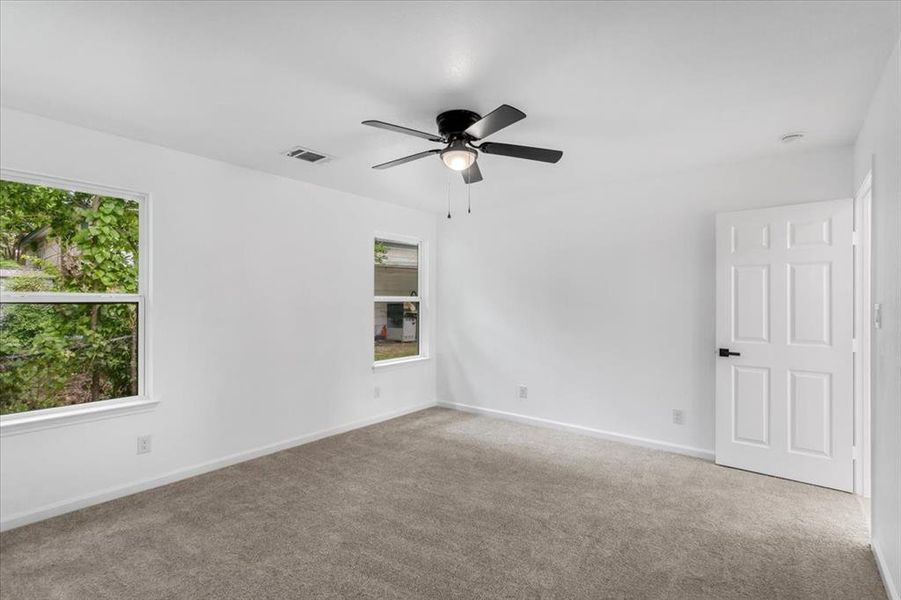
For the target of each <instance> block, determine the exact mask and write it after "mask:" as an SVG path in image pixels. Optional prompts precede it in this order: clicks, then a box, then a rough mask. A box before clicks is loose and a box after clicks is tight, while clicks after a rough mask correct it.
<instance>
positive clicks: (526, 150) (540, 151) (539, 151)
mask: <svg viewBox="0 0 901 600" xmlns="http://www.w3.org/2000/svg"><path fill="white" fill-rule="evenodd" d="M479 150H481V151H482V152H484V153H485V154H499V155H501V156H512V157H513V158H525V159H526V160H540V161H541V162H546V163H555V162H557V161H558V160H560V158H561V157H562V156H563V152H562V151H560V150H548V149H547V148H534V147H532V146H517V145H515V144H498V143H497V142H485V143H484V144H482V145H481V146H479Z"/></svg>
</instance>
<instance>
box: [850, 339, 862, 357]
mask: <svg viewBox="0 0 901 600" xmlns="http://www.w3.org/2000/svg"><path fill="white" fill-rule="evenodd" d="M858 352H860V343H859V342H858V341H857V338H851V354H857V353H858Z"/></svg>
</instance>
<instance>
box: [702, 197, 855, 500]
mask: <svg viewBox="0 0 901 600" xmlns="http://www.w3.org/2000/svg"><path fill="white" fill-rule="evenodd" d="M852 214H853V212H852V202H851V200H836V201H831V202H815V203H811V204H799V205H793V206H781V207H776V208H767V209H761V210H747V211H740V212H731V213H722V214H719V215H717V220H716V262H717V265H716V290H717V292H716V336H717V344H718V348H717V349H715V350H716V351H717V358H716V361H717V367H716V462H717V463H718V464H721V465H727V466H731V467H738V468H741V469H747V470H749V471H756V472H759V473H766V474H769V475H776V476H778V477H785V478H787V479H794V480H797V481H804V482H807V483H813V484H817V485H822V486H826V487H831V488H837V489H840V490H846V491H851V489H852V486H853V474H854V473H853V462H852V450H853V448H852V446H853V431H854V424H853V418H854V417H853V415H854V406H853V380H852V376H853V375H852V364H853V362H852V346H851V344H852V334H853V320H852V316H853V315H852V311H853V274H852V247H851V243H852V241H851V239H852ZM719 349H728V351H729V352H734V353H738V355H729V356H725V357H722V356H719V354H720V353H721V352H720V351H719Z"/></svg>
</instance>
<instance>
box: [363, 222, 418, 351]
mask: <svg viewBox="0 0 901 600" xmlns="http://www.w3.org/2000/svg"><path fill="white" fill-rule="evenodd" d="M421 250H422V248H421V244H420V243H418V242H414V241H399V240H396V239H381V238H376V240H375V247H374V264H375V322H374V330H375V350H374V356H375V362H376V363H383V364H384V363H387V362H388V361H400V360H409V359H411V358H416V357H421V356H423V355H424V352H423V348H422V346H421V344H422V339H421V337H422V336H421V323H422V319H423V299H422V295H421V294H420V285H421V283H422V279H423V277H422V264H421Z"/></svg>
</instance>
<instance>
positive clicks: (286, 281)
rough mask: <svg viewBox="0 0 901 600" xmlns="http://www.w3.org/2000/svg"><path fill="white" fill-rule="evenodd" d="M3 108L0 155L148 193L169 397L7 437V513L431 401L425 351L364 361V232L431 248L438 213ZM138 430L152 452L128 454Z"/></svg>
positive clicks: (15, 163)
mask: <svg viewBox="0 0 901 600" xmlns="http://www.w3.org/2000/svg"><path fill="white" fill-rule="evenodd" d="M0 122H2V135H0V161H2V166H3V167H4V168H11V169H19V170H25V171H31V172H37V173H43V174H48V175H54V176H57V177H64V178H70V179H76V180H82V181H87V182H91V183H97V184H103V185H107V186H115V187H121V188H127V189H131V190H135V191H140V192H149V193H150V194H151V211H152V223H151V227H152V239H151V244H152V281H151V295H152V313H151V318H152V331H151V333H152V350H151V353H150V354H151V355H150V359H151V366H152V386H153V395H154V397H156V398H158V399H159V400H160V401H161V402H160V404H159V405H158V406H157V407H156V408H155V410H153V411H151V412H149V413H146V414H140V415H132V416H127V417H120V418H114V419H109V420H104V421H97V422H91V423H84V424H77V425H71V426H67V427H62V428H56V429H49V430H43V431H39V432H33V433H24V434H20V435H13V436H5V437H3V438H2V439H0V520H2V523H0V524H2V526H3V527H9V526H13V525H16V524H20V523H22V522H24V521H27V520H29V519H30V518H33V517H34V516H36V515H37V516H42V515H47V514H52V513H54V512H60V511H62V510H65V509H67V508H71V507H73V506H77V505H79V504H83V503H86V502H88V501H90V500H91V499H96V498H97V495H98V494H100V497H111V496H115V495H117V494H120V493H122V492H123V491H128V490H134V489H138V488H140V487H141V486H142V485H147V484H148V483H153V482H155V481H156V480H158V478H168V479H171V478H175V477H179V476H184V475H186V474H189V473H192V472H194V471H192V469H194V468H197V467H198V466H201V468H202V466H203V465H207V464H208V463H212V464H213V465H216V464H221V461H222V460H223V459H227V457H231V459H236V458H240V456H238V457H235V456H234V455H236V454H237V455H240V454H241V453H246V452H248V451H252V450H254V449H260V448H265V447H268V446H271V445H273V444H279V443H282V442H289V443H290V441H292V440H297V439H298V438H301V437H303V436H305V435H308V434H314V433H316V432H321V431H323V430H329V429H332V428H336V427H342V426H347V425H348V424H355V423H358V422H360V421H367V420H372V419H375V418H377V417H379V416H382V415H386V414H395V413H398V412H401V411H404V410H406V409H410V408H412V407H416V406H422V405H425V404H430V403H434V400H435V365H434V362H435V361H434V360H429V361H425V362H420V363H415V364H408V365H404V366H396V367H391V368H386V369H384V370H382V369H380V370H379V371H378V372H377V373H373V370H372V318H373V305H372V295H373V287H372V286H373V267H372V236H373V234H374V232H376V231H380V232H387V233H398V234H404V235H412V236H418V237H420V238H423V239H425V240H426V241H427V242H428V243H429V244H430V246H431V248H432V250H435V243H434V242H435V217H434V216H433V215H430V214H426V213H422V212H418V211H415V210H410V209H406V208H401V207H398V206H394V205H390V204H385V203H380V202H376V201H373V200H369V199H366V198H361V197H358V196H353V195H350V194H345V193H341V192H336V191H333V190H329V189H325V188H321V187H317V186H315V185H309V184H304V183H301V182H297V181H293V180H289V179H283V178H279V177H275V176H272V175H266V174H262V173H259V172H255V171H251V170H247V169H243V168H239V167H235V166H232V165H228V164H225V163H221V162H216V161H212V160H208V159H204V158H200V157H197V156H193V155H189V154H184V153H180V152H175V151H172V150H168V149H164V148H160V147H156V146H151V145H147V144H142V143H138V142H133V141H129V140H126V139H123V138H119V137H114V136H111V135H107V134H103V133H98V132H94V131H90V130H86V129H81V128H78V127H73V126H70V125H66V124H62V123H59V122H54V121H49V120H46V119H42V118H38V117H35V116H31V115H27V114H24V113H20V112H15V111H9V110H5V109H4V110H3V111H2V113H0ZM309 168H327V167H312V166H311V167H309ZM261 239H263V240H265V242H264V243H261V242H260V240H261ZM325 247H330V248H332V249H331V250H330V251H328V252H322V251H321V250H322V248H325ZM432 254H433V255H434V252H433V253H432ZM434 281H435V278H434V277H433V278H432V282H434ZM432 308H434V302H433V307H432ZM376 385H378V386H379V387H380V388H381V397H380V398H379V399H378V400H376V399H374V398H373V388H374V386H376ZM142 434H152V435H153V451H152V453H151V454H148V455H142V456H137V455H136V437H137V436H138V435H142ZM217 461H220V462H217Z"/></svg>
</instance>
